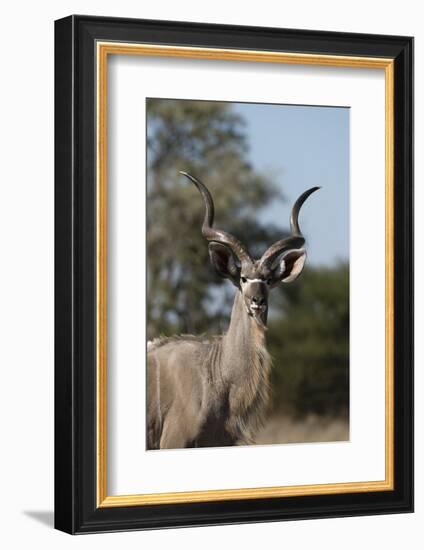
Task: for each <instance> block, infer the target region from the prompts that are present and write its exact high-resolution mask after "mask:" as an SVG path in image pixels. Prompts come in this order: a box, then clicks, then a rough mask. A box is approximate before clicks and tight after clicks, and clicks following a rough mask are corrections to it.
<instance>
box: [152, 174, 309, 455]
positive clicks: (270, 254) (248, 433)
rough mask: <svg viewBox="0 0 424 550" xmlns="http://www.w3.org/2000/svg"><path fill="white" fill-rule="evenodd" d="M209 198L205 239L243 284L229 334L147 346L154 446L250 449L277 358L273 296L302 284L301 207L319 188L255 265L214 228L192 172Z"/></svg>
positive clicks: (220, 264) (216, 262)
mask: <svg viewBox="0 0 424 550" xmlns="http://www.w3.org/2000/svg"><path fill="white" fill-rule="evenodd" d="M181 173H182V174H183V175H185V176H186V177H187V178H189V179H190V181H192V182H193V183H194V185H195V186H196V187H197V189H198V190H199V192H200V194H201V195H202V197H203V200H204V203H205V207H206V213H205V218H204V221H203V225H202V233H203V236H204V237H205V238H206V240H207V241H209V256H210V260H211V262H212V265H213V266H214V267H215V269H216V270H217V272H218V273H219V275H221V276H222V277H225V278H227V279H230V281H231V282H232V283H233V284H234V286H235V287H236V289H237V291H236V296H235V300H234V305H233V310H232V313H231V320H230V325H229V327H228V330H227V332H226V333H225V334H223V335H221V336H215V337H212V338H209V339H207V338H204V337H196V336H191V335H182V336H174V337H169V338H158V339H156V340H153V341H152V342H149V343H148V347H147V351H148V354H147V357H148V359H147V447H148V448H149V449H165V448H168V449H172V448H174V449H175V448H183V447H216V446H224V445H236V444H247V443H252V442H253V436H254V433H255V431H256V430H257V428H258V427H259V426H260V424H261V422H262V420H263V414H264V410H265V407H266V403H267V399H268V395H269V382H268V380H269V372H270V368H271V359H270V356H269V354H268V351H267V349H266V342H265V330H266V323H267V312H268V294H269V291H270V290H271V289H272V288H273V287H275V286H276V285H278V284H279V283H281V282H283V283H288V282H291V281H293V280H294V279H296V278H297V277H298V276H299V275H300V273H301V271H302V269H303V266H304V264H305V259H306V252H305V250H304V248H303V246H304V243H305V239H304V237H303V236H302V233H301V231H300V228H299V223H298V215H299V210H300V208H301V206H302V204H303V203H304V202H305V200H306V199H307V198H308V197H309V195H311V194H312V193H313V192H314V191H316V190H317V189H319V187H312V188H311V189H309V190H308V191H305V192H304V193H303V194H302V195H300V197H299V198H298V199H297V201H296V202H295V204H294V206H293V209H292V213H291V218H290V227H291V233H292V234H291V236H289V237H287V238H285V239H282V240H279V241H277V242H276V243H274V244H273V245H272V246H271V247H270V248H268V250H267V251H266V252H265V253H264V254H263V256H262V257H261V258H260V259H259V260H254V259H253V258H252V257H251V256H250V254H249V252H248V251H247V249H246V247H245V246H244V245H243V244H242V243H241V242H240V241H239V240H237V239H236V238H235V237H233V236H232V235H230V234H229V233H226V232H224V231H222V230H220V229H215V228H213V221H214V203H213V200H212V196H211V194H210V193H209V191H208V189H207V187H206V186H205V185H204V184H203V183H202V182H201V181H199V180H198V179H196V178H194V177H193V176H191V175H190V174H187V173H185V172H181Z"/></svg>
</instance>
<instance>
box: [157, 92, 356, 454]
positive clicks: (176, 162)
mask: <svg viewBox="0 0 424 550" xmlns="http://www.w3.org/2000/svg"><path fill="white" fill-rule="evenodd" d="M179 170H185V171H187V172H191V173H192V174H194V175H196V176H197V177H199V178H200V179H201V180H203V181H204V183H206V185H207V186H208V187H209V189H210V190H211V193H212V195H213V197H214V202H215V207H216V212H215V225H216V227H221V228H222V229H225V230H226V231H229V232H230V233H233V234H234V235H235V236H237V237H238V238H239V239H241V240H242V241H243V242H244V243H245V244H246V245H247V246H248V248H249V251H250V252H251V254H252V255H254V256H260V255H261V254H262V253H263V252H264V250H265V249H266V248H267V247H268V246H269V245H270V244H271V243H272V242H274V241H276V240H279V239H281V238H282V237H284V236H285V235H287V234H288V228H289V215H290V210H291V207H292V204H293V202H294V200H295V199H296V198H297V196H298V195H300V193H302V192H303V191H304V190H305V189H307V188H309V187H312V186H314V185H321V186H322V187H323V189H321V190H320V191H319V193H317V194H316V195H314V196H313V200H310V201H308V202H307V203H306V204H305V206H304V207H303V209H302V212H301V216H300V225H301V227H302V231H303V233H304V235H305V237H306V244H307V251H308V260H307V264H306V266H305V269H304V271H303V274H302V276H301V277H299V279H298V280H297V281H295V282H294V283H292V284H287V285H281V287H279V288H277V289H275V290H273V292H272V294H271V296H270V300H269V305H270V311H269V319H268V328H269V330H268V333H267V340H268V348H269V351H270V353H271V355H272V357H273V370H272V379H271V387H272V399H271V403H270V406H269V410H268V414H267V418H266V422H265V425H264V428H263V430H262V431H261V432H260V433H259V434H258V437H257V438H256V442H257V443H258V444H266V443H297V442H312V441H337V440H347V439H349V109H348V108H346V107H320V106H295V105H269V104H266V105H265V104H249V103H223V102H209V101H194V100H193V101H192V100H173V99H148V100H147V284H148V291H147V335H148V338H149V339H152V338H155V337H158V336H160V335H167V336H169V335H172V334H181V333H188V334H202V333H205V334H219V333H222V332H225V330H226V329H227V326H228V323H229V318H230V313H231V308H232V304H233V300H234V294H235V288H234V287H233V286H232V284H231V283H230V282H229V281H228V280H223V279H221V278H219V277H218V276H217V275H216V273H215V272H214V270H213V268H212V267H211V266H210V264H209V258H208V247H207V244H206V242H205V240H204V238H203V237H202V235H201V224H202V221H203V216H204V205H203V201H202V200H201V198H200V196H199V194H198V191H197V190H196V189H195V187H194V186H193V185H191V184H190V183H189V182H188V181H187V179H186V178H184V177H183V176H181V175H179V174H178V171H179Z"/></svg>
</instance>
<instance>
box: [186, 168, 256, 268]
mask: <svg viewBox="0 0 424 550" xmlns="http://www.w3.org/2000/svg"><path fill="white" fill-rule="evenodd" d="M180 174H182V175H183V176H186V178H188V179H189V180H190V181H191V182H193V183H194V185H195V186H196V187H197V189H198V190H199V192H200V194H201V195H202V197H203V201H204V203H205V208H206V212H205V217H204V220H203V224H202V234H203V236H204V237H205V238H206V239H207V240H208V241H213V242H217V243H223V244H226V245H227V246H229V247H230V248H231V250H232V251H233V252H234V254H235V255H236V256H237V258H238V259H239V261H240V262H241V263H242V264H243V263H253V260H252V258H251V257H250V255H249V253H248V252H247V250H246V248H245V247H244V246H243V244H242V243H241V242H240V241H239V240H238V239H236V238H235V237H233V235H230V234H229V233H226V232H225V231H222V230H221V229H215V228H214V227H212V226H213V220H214V215H215V208H214V204H213V199H212V195H211V194H210V192H209V189H208V188H207V187H206V185H205V184H204V183H202V182H201V181H200V180H198V179H197V178H195V177H194V176H192V175H191V174H188V173H187V172H182V171H180Z"/></svg>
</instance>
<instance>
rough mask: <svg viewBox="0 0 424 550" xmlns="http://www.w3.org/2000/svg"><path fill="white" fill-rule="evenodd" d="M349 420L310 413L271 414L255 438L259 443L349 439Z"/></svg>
mask: <svg viewBox="0 0 424 550" xmlns="http://www.w3.org/2000/svg"><path fill="white" fill-rule="evenodd" d="M348 440H349V421H348V419H346V418H334V417H323V416H318V415H313V414H310V415H308V416H306V417H305V418H300V419H297V418H292V417H290V416H287V415H278V416H277V415H274V416H270V417H269V418H268V419H267V421H266V423H265V426H264V428H263V429H262V430H261V431H260V432H259V433H258V435H257V437H256V438H255V443H256V444H257V445H267V444H272V443H274V444H275V443H312V442H325V441H348Z"/></svg>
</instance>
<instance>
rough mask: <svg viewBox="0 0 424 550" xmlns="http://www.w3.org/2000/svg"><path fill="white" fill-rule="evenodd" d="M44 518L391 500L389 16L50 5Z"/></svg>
mask: <svg viewBox="0 0 424 550" xmlns="http://www.w3.org/2000/svg"><path fill="white" fill-rule="evenodd" d="M55 71H56V79H55V133H56V137H55V220H56V221H55V236H56V247H55V255H56V259H55V278H56V306H55V307H56V309H55V315H56V325H55V342H56V351H55V403H56V404H55V525H56V527H57V528H58V529H61V530H63V531H66V532H69V533H89V532H99V531H118V530H127V529H145V528H161V527H178V526H194V525H211V524H224V523H243V522H254V521H275V520H287V519H300V518H303V519H304V518H317V517H332V516H348V515H365V514H381V513H395V512H410V511H412V509H413V409H412V398H413V356H412V338H413V315H412V311H413V308H412V306H413V293H412V292H413V285H412V282H413V252H412V250H413V248H412V245H413V234H412V226H413V218H412V212H413V211H412V192H413V157H412V154H413V143H412V107H413V97H412V93H413V88H412V71H413V39H412V38H409V37H400V36H377V35H361V34H346V33H333V32H317V31H309V30H287V29H271V28H253V27H234V26H221V25H205V24H198V23H175V22H166V21H146V20H126V19H114V18H101V17H89V16H70V17H67V18H65V19H61V20H59V21H56V25H55Z"/></svg>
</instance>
